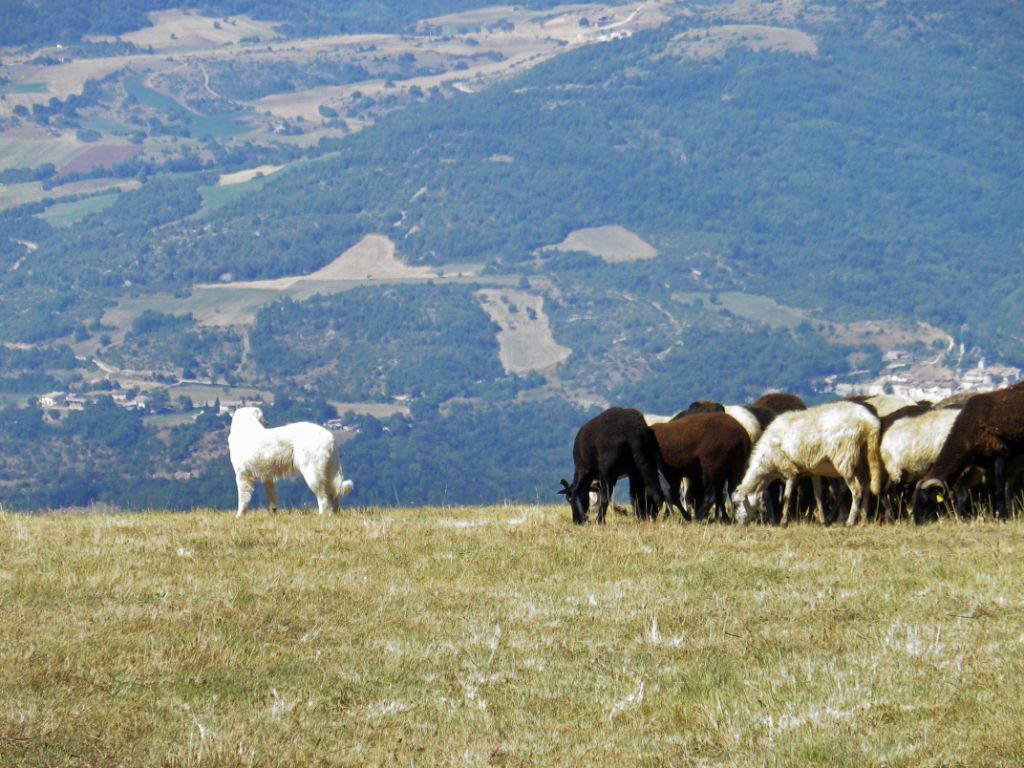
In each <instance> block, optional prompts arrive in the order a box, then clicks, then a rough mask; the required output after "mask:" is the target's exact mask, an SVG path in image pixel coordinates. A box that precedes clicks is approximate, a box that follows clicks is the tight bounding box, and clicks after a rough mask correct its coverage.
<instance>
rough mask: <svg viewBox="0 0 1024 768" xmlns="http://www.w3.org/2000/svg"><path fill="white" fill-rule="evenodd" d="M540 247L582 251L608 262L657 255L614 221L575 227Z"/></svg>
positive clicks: (647, 257) (648, 257)
mask: <svg viewBox="0 0 1024 768" xmlns="http://www.w3.org/2000/svg"><path fill="white" fill-rule="evenodd" d="M543 250H555V251H582V252H583V253H589V254H591V255H592V256H597V257H598V258H600V259H601V260H602V261H605V262H607V263H609V264H616V263H622V262H628V261H642V260H644V259H653V258H654V257H655V256H657V255H658V251H657V250H656V249H655V248H653V247H652V246H650V245H649V244H648V243H646V242H645V241H644V240H643V238H641V237H640V236H639V235H637V234H635V233H633V232H630V231H629V230H628V229H626V228H625V227H620V226H618V225H617V224H612V225H608V226H604V227H587V228H584V229H577V230H575V231H574V232H570V233H569V235H568V236H567V237H566V238H565V240H563V241H562V242H560V243H559V244H558V245H552V246H548V247H547V248H544V249H543Z"/></svg>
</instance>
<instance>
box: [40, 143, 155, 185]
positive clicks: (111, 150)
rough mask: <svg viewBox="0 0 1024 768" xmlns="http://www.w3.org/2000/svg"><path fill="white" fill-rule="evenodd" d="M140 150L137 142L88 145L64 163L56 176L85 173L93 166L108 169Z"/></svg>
mask: <svg viewBox="0 0 1024 768" xmlns="http://www.w3.org/2000/svg"><path fill="white" fill-rule="evenodd" d="M140 152H142V147H141V146H140V145H138V144H104V145H101V146H96V147H89V148H88V149H86V150H85V151H84V152H82V153H81V154H79V155H77V156H76V157H75V158H74V159H73V160H71V161H70V162H68V163H65V164H64V165H63V166H62V167H61V169H60V170H59V171H58V172H57V176H58V177H61V176H67V175H69V174H72V173H87V172H89V171H91V170H93V169H94V168H104V169H106V170H109V169H111V168H113V167H114V166H115V165H117V164H118V163H120V162H123V161H125V160H129V159H131V158H133V157H135V156H136V155H137V154H139V153H140Z"/></svg>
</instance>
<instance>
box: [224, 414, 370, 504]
mask: <svg viewBox="0 0 1024 768" xmlns="http://www.w3.org/2000/svg"><path fill="white" fill-rule="evenodd" d="M228 453H229V455H230V456H231V466H232V467H234V469H235V482H236V483H237V484H238V514H237V516H238V517H241V516H242V515H243V514H245V511H246V510H247V509H248V508H249V501H250V500H251V499H252V491H253V487H254V484H255V483H257V482H260V483H263V489H264V491H266V494H267V506H268V507H269V508H270V511H271V512H276V511H277V492H276V490H275V488H274V481H275V480H280V479H282V478H285V477H291V476H292V475H295V474H300V475H302V478H303V479H304V480H305V481H306V485H308V486H309V490H311V491H312V492H313V494H314V495H315V496H316V503H317V506H318V507H319V508H320V514H321V515H322V514H324V512H326V511H327V510H331V511H332V512H337V511H338V501H339V499H341V497H342V496H347V495H348V493H349V492H350V491H351V490H352V481H351V480H346V479H345V478H344V476H343V475H342V474H341V460H340V459H339V458H338V448H337V446H336V445H335V444H334V437H333V436H332V435H331V433H330V432H329V431H327V430H326V429H324V428H323V427H321V426H318V425H316V424H311V423H310V422H308V421H299V422H296V423H294V424H286V425H285V426H283V427H275V428H273V429H268V428H267V422H266V421H265V420H264V418H263V411H261V410H260V409H259V408H255V407H253V406H246V407H244V408H238V409H237V410H236V411H235V413H234V415H233V416H232V417H231V433H230V434H229V435H228Z"/></svg>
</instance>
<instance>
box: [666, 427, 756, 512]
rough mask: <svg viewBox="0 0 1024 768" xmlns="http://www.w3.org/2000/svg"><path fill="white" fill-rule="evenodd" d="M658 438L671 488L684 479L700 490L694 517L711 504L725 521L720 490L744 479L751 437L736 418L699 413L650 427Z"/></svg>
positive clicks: (722, 497)
mask: <svg viewBox="0 0 1024 768" xmlns="http://www.w3.org/2000/svg"><path fill="white" fill-rule="evenodd" d="M651 429H652V430H653V431H654V437H655V438H656V439H657V441H658V448H659V449H660V451H661V456H662V459H663V460H664V462H665V473H666V475H667V476H668V480H669V484H670V485H671V487H672V488H674V489H675V488H678V487H679V484H680V482H681V481H682V480H683V479H684V478H685V479H686V480H688V481H689V482H690V484H691V485H692V486H693V487H695V488H702V489H703V496H704V499H703V503H702V504H701V507H700V509H699V510H698V511H697V515H696V517H697V519H698V520H703V519H705V518H706V517H707V516H708V513H709V511H710V510H711V508H712V507H714V508H715V509H716V510H717V512H718V514H719V519H720V520H723V521H724V520H726V519H727V518H726V512H725V503H724V496H723V490H724V489H725V488H726V486H727V485H728V487H730V488H735V487H736V486H737V485H739V482H740V480H741V479H742V478H743V470H744V469H745V468H746V466H747V458H748V457H749V456H750V437H749V436H748V435H747V432H746V430H745V429H744V428H743V425H741V424H740V423H739V422H738V421H737V420H736V419H734V418H733V417H732V416H729V415H727V414H724V413H698V414H693V415H691V416H687V417H686V418H683V419H676V420H673V421H669V422H667V423H664V424H655V425H654V426H652V427H651Z"/></svg>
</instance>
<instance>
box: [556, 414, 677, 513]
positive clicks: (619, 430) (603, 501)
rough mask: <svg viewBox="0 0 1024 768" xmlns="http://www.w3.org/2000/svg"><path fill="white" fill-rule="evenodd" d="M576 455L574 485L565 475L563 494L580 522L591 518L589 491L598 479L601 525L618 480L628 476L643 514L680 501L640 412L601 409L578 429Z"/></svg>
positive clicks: (633, 495) (574, 452) (631, 490)
mask: <svg viewBox="0 0 1024 768" xmlns="http://www.w3.org/2000/svg"><path fill="white" fill-rule="evenodd" d="M572 459H573V463H574V464H575V472H574V474H573V479H572V484H569V483H568V482H566V480H565V479H564V478H563V479H562V490H561V491H559V493H562V494H564V495H565V498H566V500H567V501H568V502H569V504H570V505H571V506H572V521H573V522H574V523H576V524H577V525H582V524H583V523H585V522H587V512H588V510H589V508H590V490H591V485H592V484H593V482H594V481H595V480H596V481H597V491H598V508H597V522H598V523H604V517H605V512H606V511H607V509H608V503H609V501H610V500H611V496H612V492H613V491H614V490H615V483H616V481H617V480H618V479H619V478H620V477H622V476H623V475H627V476H628V477H629V490H630V497H631V498H632V500H633V505H634V509H635V510H636V512H637V515H638V516H639V517H642V518H643V517H648V516H653V517H656V516H657V513H658V510H659V509H660V508H661V507H662V506H663V505H664V504H665V503H666V502H671V503H672V504H673V505H676V506H678V505H679V501H678V497H677V496H674V495H673V494H672V491H671V488H670V487H669V483H668V480H667V479H666V477H665V469H664V464H663V463H662V460H661V454H660V453H659V452H658V444H657V442H656V441H655V439H654V433H653V432H652V431H651V428H650V427H648V426H647V422H646V421H645V420H644V417H643V414H642V413H640V411H637V410H634V409H632V408H609V409H608V410H606V411H603V412H602V413H599V414H598V415H597V416H595V417H594V418H592V419H591V420H590V421H588V422H587V423H586V424H584V425H583V426H582V427H580V430H579V432H577V433H576V440H575V442H574V443H573V446H572Z"/></svg>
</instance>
